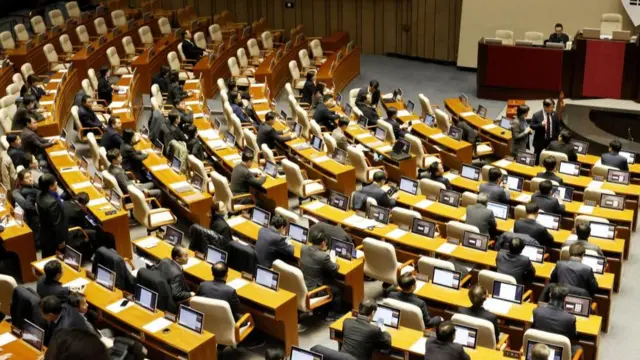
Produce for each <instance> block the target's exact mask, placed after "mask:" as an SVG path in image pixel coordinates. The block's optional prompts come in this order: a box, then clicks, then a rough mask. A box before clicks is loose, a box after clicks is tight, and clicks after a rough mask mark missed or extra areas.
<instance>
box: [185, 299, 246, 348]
mask: <svg viewBox="0 0 640 360" xmlns="http://www.w3.org/2000/svg"><path fill="white" fill-rule="evenodd" d="M190 306H191V307H192V308H193V309H195V310H197V311H200V312H201V313H203V314H204V326H203V328H204V330H206V331H208V332H210V333H212V334H214V335H215V336H216V342H217V343H218V344H222V345H226V346H231V345H236V344H237V339H236V338H235V330H234V328H235V325H236V322H235V320H234V319H233V313H232V312H231V307H230V306H229V303H228V302H226V301H224V300H217V299H211V298H207V297H202V296H194V297H192V298H191V300H190Z"/></svg>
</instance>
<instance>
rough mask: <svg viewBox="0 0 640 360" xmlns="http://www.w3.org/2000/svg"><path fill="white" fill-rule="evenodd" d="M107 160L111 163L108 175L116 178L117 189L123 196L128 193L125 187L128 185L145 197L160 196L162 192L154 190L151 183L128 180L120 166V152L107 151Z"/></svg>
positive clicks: (114, 150) (115, 150)
mask: <svg viewBox="0 0 640 360" xmlns="http://www.w3.org/2000/svg"><path fill="white" fill-rule="evenodd" d="M107 160H109V162H110V163H111V165H109V174H111V175H113V177H114V178H116V181H117V182H118V187H120V190H121V191H122V193H123V194H124V195H127V194H128V193H129V190H128V189H127V186H129V185H133V186H135V187H137V188H138V189H139V190H140V191H142V192H143V193H144V195H145V196H147V197H149V196H151V197H155V198H159V197H160V196H161V195H162V191H161V190H159V189H156V188H155V185H153V182H151V181H150V182H146V183H141V182H134V181H133V180H130V179H129V177H128V176H127V173H126V172H125V171H124V169H123V168H122V166H121V164H122V155H120V150H118V149H111V150H109V151H108V152H107Z"/></svg>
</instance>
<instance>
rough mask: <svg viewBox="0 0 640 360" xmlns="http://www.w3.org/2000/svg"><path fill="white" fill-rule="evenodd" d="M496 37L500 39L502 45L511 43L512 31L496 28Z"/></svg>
mask: <svg viewBox="0 0 640 360" xmlns="http://www.w3.org/2000/svg"><path fill="white" fill-rule="evenodd" d="M496 39H500V40H502V45H513V44H514V38H513V31H511V30H496Z"/></svg>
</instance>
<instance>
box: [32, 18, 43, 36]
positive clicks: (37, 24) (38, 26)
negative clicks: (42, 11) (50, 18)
mask: <svg viewBox="0 0 640 360" xmlns="http://www.w3.org/2000/svg"><path fill="white" fill-rule="evenodd" d="M29 22H30V23H31V31H32V32H33V33H34V34H36V35H39V34H42V33H44V32H45V31H46V30H47V26H46V25H45V23H44V20H43V19H42V16H40V15H37V16H34V17H32V18H31V20H29Z"/></svg>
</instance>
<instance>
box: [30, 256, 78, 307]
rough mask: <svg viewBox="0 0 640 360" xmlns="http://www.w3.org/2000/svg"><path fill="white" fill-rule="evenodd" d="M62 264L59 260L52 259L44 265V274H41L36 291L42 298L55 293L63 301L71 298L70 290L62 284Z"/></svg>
mask: <svg viewBox="0 0 640 360" xmlns="http://www.w3.org/2000/svg"><path fill="white" fill-rule="evenodd" d="M61 278H62V264H61V263H60V261H58V260H55V259H54V260H51V261H49V262H47V263H46V264H45V265H44V275H42V276H40V278H39V279H38V283H37V285H36V292H37V293H38V295H39V296H40V297H41V298H45V297H47V296H49V295H54V296H57V297H58V298H60V300H62V302H67V301H68V300H69V293H70V290H69V288H68V287H64V286H62V283H60V279H61Z"/></svg>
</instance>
